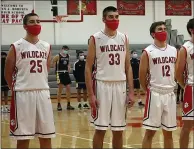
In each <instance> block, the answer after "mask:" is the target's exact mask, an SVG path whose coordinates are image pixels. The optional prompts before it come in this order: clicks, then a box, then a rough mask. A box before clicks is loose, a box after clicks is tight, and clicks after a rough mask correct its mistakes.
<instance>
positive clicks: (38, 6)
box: [33, 0, 83, 23]
mask: <svg viewBox="0 0 194 149" xmlns="http://www.w3.org/2000/svg"><path fill="white" fill-rule="evenodd" d="M33 3H34V4H33V5H34V12H35V13H37V14H38V15H39V16H40V18H41V22H45V23H48V22H53V23H57V20H56V18H55V17H53V11H51V9H52V7H56V8H57V10H58V16H67V17H66V19H67V20H66V21H65V22H83V12H82V2H81V0H76V1H75V7H74V9H75V11H76V12H77V13H76V14H69V13H68V0H58V1H57V5H54V4H53V5H52V4H51V3H52V2H51V1H34V2H33ZM71 9H72V8H71Z"/></svg>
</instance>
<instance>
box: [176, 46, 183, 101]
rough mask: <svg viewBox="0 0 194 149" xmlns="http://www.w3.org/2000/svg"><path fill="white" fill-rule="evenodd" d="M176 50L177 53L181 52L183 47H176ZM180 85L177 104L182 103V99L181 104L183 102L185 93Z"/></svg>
mask: <svg viewBox="0 0 194 149" xmlns="http://www.w3.org/2000/svg"><path fill="white" fill-rule="evenodd" d="M175 48H176V49H177V51H179V50H180V49H181V45H175ZM177 85H178V88H177V94H176V101H177V104H179V103H180V99H181V102H183V92H184V90H183V89H182V88H181V86H180V85H179V84H178V83H177Z"/></svg>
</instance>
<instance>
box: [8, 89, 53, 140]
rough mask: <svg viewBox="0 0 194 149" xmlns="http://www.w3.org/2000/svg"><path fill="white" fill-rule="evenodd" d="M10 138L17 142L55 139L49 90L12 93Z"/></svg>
mask: <svg viewBox="0 0 194 149" xmlns="http://www.w3.org/2000/svg"><path fill="white" fill-rule="evenodd" d="M10 136H11V137H14V138H15V139H17V140H25V139H33V138H34V137H35V136H37V137H40V138H53V137H55V126H54V118H53V109H52V103H51V99H50V92H49V90H39V91H21V92H19V91H16V92H12V101H11V109H10Z"/></svg>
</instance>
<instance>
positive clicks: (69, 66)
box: [68, 64, 71, 72]
mask: <svg viewBox="0 0 194 149" xmlns="http://www.w3.org/2000/svg"><path fill="white" fill-rule="evenodd" d="M70 71H71V65H70V64H69V65H68V72H70Z"/></svg>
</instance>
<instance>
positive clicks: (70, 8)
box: [67, 0, 97, 15]
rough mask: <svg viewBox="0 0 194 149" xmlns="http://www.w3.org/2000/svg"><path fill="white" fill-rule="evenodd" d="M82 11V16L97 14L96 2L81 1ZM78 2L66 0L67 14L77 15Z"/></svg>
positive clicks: (76, 0) (78, 9)
mask: <svg viewBox="0 0 194 149" xmlns="http://www.w3.org/2000/svg"><path fill="white" fill-rule="evenodd" d="M82 10H83V14H84V15H96V14H97V0H82ZM79 12H80V6H79V0H67V14H68V15H79Z"/></svg>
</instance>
